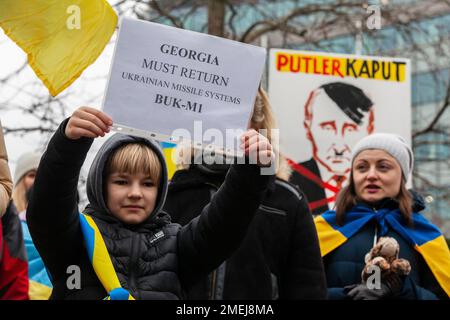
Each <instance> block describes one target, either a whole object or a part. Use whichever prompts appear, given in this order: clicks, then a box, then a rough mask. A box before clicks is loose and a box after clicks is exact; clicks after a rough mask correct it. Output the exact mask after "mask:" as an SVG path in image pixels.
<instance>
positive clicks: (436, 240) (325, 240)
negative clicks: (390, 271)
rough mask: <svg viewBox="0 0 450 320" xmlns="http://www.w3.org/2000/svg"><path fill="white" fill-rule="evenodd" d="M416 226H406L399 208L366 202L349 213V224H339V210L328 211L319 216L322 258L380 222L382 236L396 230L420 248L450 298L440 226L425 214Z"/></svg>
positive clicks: (449, 268)
mask: <svg viewBox="0 0 450 320" xmlns="http://www.w3.org/2000/svg"><path fill="white" fill-rule="evenodd" d="M412 219H413V227H408V226H405V225H404V223H402V221H404V219H403V217H402V215H401V213H400V210H399V209H387V208H383V209H380V210H378V211H373V210H371V209H370V208H368V207H366V206H364V205H357V206H355V207H353V209H352V210H350V211H349V212H347V213H346V214H345V223H344V225H343V226H339V225H338V224H337V222H336V212H335V211H331V210H330V211H327V212H325V213H324V214H322V215H320V216H318V217H316V218H315V219H314V222H315V224H316V229H317V233H318V236H319V242H320V251H321V254H322V257H324V256H325V255H327V254H328V253H330V252H332V251H333V250H335V249H336V248H338V247H339V246H341V245H342V244H343V243H344V242H346V241H347V240H348V239H350V238H351V237H352V236H353V235H354V234H356V233H357V232H358V231H359V230H360V229H361V228H362V227H363V226H364V225H366V224H367V223H368V222H369V221H374V220H375V221H376V222H377V223H378V225H379V226H380V227H381V230H380V235H381V236H383V235H385V234H386V233H387V231H388V227H390V228H392V229H394V230H395V231H396V232H397V233H398V234H400V236H401V237H402V238H403V239H405V240H406V241H407V242H408V243H409V244H410V245H411V246H412V247H413V248H414V249H415V250H416V251H418V252H419V253H420V254H421V255H422V257H423V258H424V260H425V262H426V263H427V264H428V266H429V268H430V270H431V272H432V273H433V275H434V276H435V278H436V280H437V281H438V282H439V284H440V286H441V287H442V289H444V291H445V292H446V293H447V295H448V296H449V297H450V251H449V248H448V246H447V243H446V241H445V238H444V236H443V235H442V233H441V232H440V231H439V229H438V228H437V227H436V226H434V225H433V224H431V223H430V222H428V221H427V219H425V218H424V217H423V216H422V215H421V214H419V213H413V216H412Z"/></svg>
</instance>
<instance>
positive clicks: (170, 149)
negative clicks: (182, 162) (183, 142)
mask: <svg viewBox="0 0 450 320" xmlns="http://www.w3.org/2000/svg"><path fill="white" fill-rule="evenodd" d="M160 144H161V148H162V149H163V152H164V158H165V159H166V166H167V173H168V178H169V180H170V179H172V176H173V174H174V173H175V171H177V166H176V164H175V162H174V161H173V159H174V157H173V153H174V152H176V149H177V145H176V144H175V143H168V142H161V143H160Z"/></svg>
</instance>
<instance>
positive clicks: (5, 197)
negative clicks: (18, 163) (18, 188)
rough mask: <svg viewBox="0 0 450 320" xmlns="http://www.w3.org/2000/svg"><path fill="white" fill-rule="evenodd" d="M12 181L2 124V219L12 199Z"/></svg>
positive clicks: (0, 179) (0, 139)
mask: <svg viewBox="0 0 450 320" xmlns="http://www.w3.org/2000/svg"><path fill="white" fill-rule="evenodd" d="M11 192H12V181H11V173H10V171H9V167H8V155H7V152H6V146H5V141H4V139H3V128H2V124H1V122H0V218H1V217H2V216H3V214H4V213H5V211H6V208H7V207H8V203H9V199H10V198H11Z"/></svg>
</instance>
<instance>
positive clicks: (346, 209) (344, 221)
mask: <svg viewBox="0 0 450 320" xmlns="http://www.w3.org/2000/svg"><path fill="white" fill-rule="evenodd" d="M412 168H413V153H412V151H411V149H410V147H409V146H408V145H407V143H406V142H405V141H404V139H403V138H402V137H400V136H398V135H395V134H388V133H375V134H372V135H370V136H367V137H365V138H363V139H361V140H360V141H359V142H358V143H357V144H356V145H355V147H354V148H353V153H352V158H351V173H350V178H349V184H348V185H347V186H345V187H344V188H343V189H342V190H341V192H340V193H339V196H338V199H337V201H336V207H335V211H328V212H326V213H324V214H322V215H321V216H318V217H316V218H315V222H316V227H317V231H318V234H319V241H320V247H321V253H322V256H323V259H324V265H325V272H326V276H327V285H328V296H329V298H330V299H354V300H362V299H448V296H449V295H450V268H449V266H450V253H449V249H448V246H447V244H446V242H445V239H444V237H443V235H442V233H441V232H440V231H439V229H438V228H437V227H436V226H434V225H432V224H431V223H430V222H428V221H427V220H426V219H425V217H423V215H422V214H421V212H422V211H423V210H424V209H425V205H424V201H423V200H422V198H421V197H420V196H419V195H418V194H417V193H415V192H410V191H408V189H407V188H406V181H407V179H408V176H409V175H410V173H411V171H412ZM380 237H391V238H394V239H395V240H396V241H397V242H398V244H399V247H400V251H399V257H400V258H402V259H405V260H407V261H408V262H409V264H410V266H411V271H410V273H409V274H407V275H401V274H396V273H393V276H390V277H386V278H383V277H379V278H378V279H375V280H377V281H378V282H379V285H378V286H368V285H367V283H363V282H362V280H361V273H362V270H363V268H364V267H365V255H366V253H368V252H369V251H370V250H371V248H372V247H373V246H374V245H375V244H376V243H377V242H378V239H379V238H380Z"/></svg>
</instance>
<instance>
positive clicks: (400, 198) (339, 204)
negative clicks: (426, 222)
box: [335, 172, 413, 226]
mask: <svg viewBox="0 0 450 320" xmlns="http://www.w3.org/2000/svg"><path fill="white" fill-rule="evenodd" d="M349 182H350V183H349V184H348V185H347V186H345V187H343V188H342V189H341V190H340V191H339V193H338V196H337V199H336V203H335V210H336V221H337V223H338V225H341V226H342V225H344V220H345V213H346V212H347V211H348V210H350V209H351V208H352V207H353V206H355V205H356V204H357V202H358V196H357V195H356V190H355V181H354V179H353V173H352V172H350V179H349ZM395 200H396V201H397V202H398V206H399V209H400V212H401V214H402V216H403V218H404V219H405V221H406V224H407V225H410V226H411V225H412V213H413V209H412V206H413V200H412V195H411V193H410V192H409V191H408V189H406V185H405V183H404V182H403V180H402V182H401V184H400V191H399V193H398V194H397V196H396V197H395Z"/></svg>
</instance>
